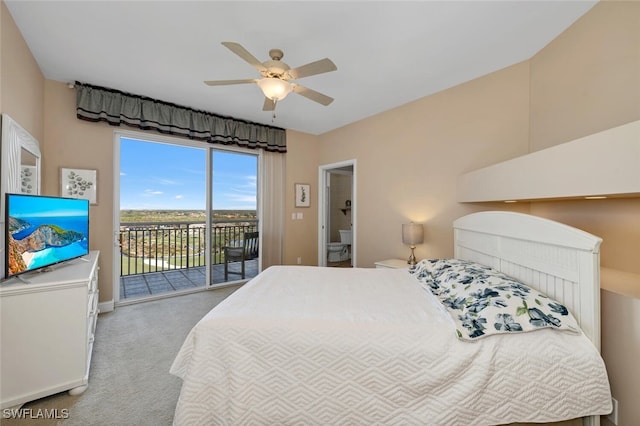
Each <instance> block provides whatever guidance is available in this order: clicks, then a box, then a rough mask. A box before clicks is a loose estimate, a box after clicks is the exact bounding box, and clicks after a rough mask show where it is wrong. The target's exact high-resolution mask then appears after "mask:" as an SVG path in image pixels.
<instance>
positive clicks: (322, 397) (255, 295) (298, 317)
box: [170, 212, 612, 425]
mask: <svg viewBox="0 0 640 426" xmlns="http://www.w3.org/2000/svg"><path fill="white" fill-rule="evenodd" d="M454 240H455V244H454V247H455V248H454V259H453V261H457V260H459V261H460V262H465V264H466V263H473V264H476V263H479V264H481V265H484V266H483V267H486V269H487V270H488V269H489V268H491V269H492V270H495V271H498V272H499V273H500V274H507V275H508V276H509V277H513V279H516V280H518V281H519V282H521V283H523V284H525V285H526V286H529V287H530V288H531V289H533V291H535V292H536V294H538V292H544V293H545V294H546V295H548V296H549V297H550V298H552V299H553V300H554V301H557V302H560V303H561V304H562V305H563V306H565V307H566V308H567V310H568V311H569V312H570V313H572V314H573V316H571V315H569V317H571V318H574V319H575V321H576V322H577V323H578V324H579V328H578V330H577V332H575V330H574V332H565V331H560V330H555V329H553V328H554V327H552V326H549V327H544V328H541V329H540V330H536V331H533V332H526V333H524V332H514V333H498V334H496V335H486V336H480V337H482V338H479V339H471V340H469V339H467V340H465V339H464V338H461V336H460V335H456V333H455V331H454V330H455V328H456V327H455V323H454V321H453V319H452V318H453V316H452V315H450V314H451V312H450V311H449V310H448V309H447V308H446V307H445V305H444V304H443V303H442V299H441V297H443V296H442V294H438V293H437V292H436V291H430V290H431V289H430V287H429V286H432V285H433V283H434V282H435V281H433V276H435V275H433V274H432V273H429V274H427V275H428V276H429V280H430V281H428V283H429V284H428V285H427V284H425V283H426V282H427V281H425V280H423V279H420V278H419V274H417V273H416V271H413V273H412V272H409V271H408V270H407V269H370V268H369V269H368V268H319V267H309V266H273V267H270V268H267V269H266V270H265V271H263V272H262V273H261V274H259V275H258V276H257V277H255V278H254V279H252V280H251V281H249V282H248V283H247V284H245V285H244V286H243V287H241V288H240V289H238V290H237V291H236V292H235V293H234V294H232V295H231V296H230V297H229V298H227V299H226V300H224V301H223V302H221V303H220V304H219V305H218V306H216V307H215V308H214V309H213V310H211V311H210V312H209V313H208V314H207V315H206V316H205V317H204V318H202V319H201V320H200V321H199V322H198V324H197V325H196V326H195V327H194V328H193V329H192V330H191V331H190V333H189V334H188V336H187V338H186V340H185V342H184V344H183V346H182V348H181V349H180V351H179V353H178V355H177V357H176V359H175V360H174V363H173V365H172V367H171V370H170V371H171V373H172V374H174V375H176V376H178V377H180V378H181V379H182V380H183V385H182V390H181V393H180V397H179V400H178V402H177V406H176V412H175V417H174V424H176V425H192V424H220V425H245V424H255V425H275V424H278V425H290V424H301V425H302V424H304V425H314V424H322V425H328V424H331V425H338V424H345V425H373V424H385V425H387V424H389V425H414V424H416V425H417V424H420V425H489V424H506V423H512V422H537V423H542V422H555V421H562V420H567V419H573V418H579V417H584V420H583V423H585V424H590V425H597V424H599V416H600V415H603V414H608V413H609V412H610V411H611V408H612V407H611V395H610V389H609V383H608V379H607V374H606V370H605V366H604V363H603V361H602V358H601V357H600V354H599V346H600V307H599V246H600V243H601V239H600V238H598V237H595V236H593V235H590V234H587V233H585V232H583V231H580V230H577V229H575V228H571V227H569V226H566V225H563V224H560V223H557V222H552V221H549V220H546V219H542V218H538V217H534V216H530V215H525V214H520V213H509V212H482V213H475V214H471V215H468V216H465V217H462V218H460V219H458V220H456V221H455V222H454ZM425 262H426V261H423V262H421V263H420V264H421V265H423V266H424V267H426V266H427V263H425ZM438 282H439V283H443V282H444V281H438ZM468 287H469V286H465V287H464V288H468ZM441 288H444V284H443V287H441ZM456 288H458V287H456ZM447 291H448V290H447ZM443 293H445V292H443ZM538 299H539V297H537V298H536V301H538ZM493 300H494V301H496V300H499V298H493ZM531 304H532V303H531ZM550 306H553V305H550ZM556 306H557V304H556ZM504 327H505V325H504V324H503V325H502V326H501V327H499V326H496V329H498V328H502V331H504ZM489 329H493V328H492V327H488V326H487V327H486V328H485V331H487V332H488V331H489ZM463 330H464V329H463ZM463 337H464V336H463ZM475 337H478V336H475Z"/></svg>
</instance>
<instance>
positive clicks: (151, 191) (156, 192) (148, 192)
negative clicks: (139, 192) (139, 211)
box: [144, 189, 163, 197]
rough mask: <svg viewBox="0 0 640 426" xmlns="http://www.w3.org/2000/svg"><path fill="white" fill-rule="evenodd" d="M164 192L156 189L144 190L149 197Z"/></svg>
mask: <svg viewBox="0 0 640 426" xmlns="http://www.w3.org/2000/svg"><path fill="white" fill-rule="evenodd" d="M162 194H163V192H162V191H154V190H153V189H145V190H144V195H145V196H147V197H150V196H154V195H162Z"/></svg>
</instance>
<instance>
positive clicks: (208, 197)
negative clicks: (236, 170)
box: [112, 130, 263, 307]
mask: <svg viewBox="0 0 640 426" xmlns="http://www.w3.org/2000/svg"><path fill="white" fill-rule="evenodd" d="M121 138H129V139H137V140H140V141H143V142H150V143H166V144H170V145H178V146H184V147H190V148H198V149H202V150H204V151H205V153H206V154H205V174H206V175H205V179H206V182H205V216H206V218H205V220H206V228H207V230H210V229H211V226H212V225H213V218H212V217H211V210H212V209H211V208H209V207H210V206H211V207H212V197H213V193H212V187H213V167H212V153H213V152H214V151H226V152H234V153H238V154H249V155H255V156H256V157H258V158H257V160H258V161H257V168H256V177H257V179H258V184H257V185H256V216H257V218H258V231H259V232H260V235H262V229H261V228H262V221H261V220H260V211H261V196H260V170H261V168H262V161H263V156H262V151H261V150H259V151H256V150H249V149H244V148H233V147H226V146H219V145H213V144H206V143H204V142H197V141H191V140H188V139H181V138H177V137H172V136H164V135H157V134H149V133H144V132H136V131H130V130H117V131H115V132H114V139H113V145H114V149H113V153H114V154H113V156H114V158H113V224H112V229H113V233H112V235H113V262H112V263H113V264H112V271H113V298H112V300H113V307H116V306H121V305H127V304H131V303H138V302H144V301H149V300H154V299H162V298H166V297H173V296H176V295H183V294H187V293H195V292H199V291H205V290H209V289H212V288H221V287H225V286H228V285H236V284H238V281H229V282H225V283H219V284H213V283H212V279H211V266H212V265H211V252H210V249H211V232H206V235H205V242H206V256H205V268H206V271H205V285H204V287H202V288H200V287H198V288H195V289H192V290H181V291H180V292H169V293H163V294H159V295H156V296H148V297H142V298H136V299H135V300H132V301H122V300H120V262H119V258H120V241H119V240H120V238H119V236H120V139H121ZM259 247H260V251H262V244H260V245H259ZM259 255H260V257H259V258H258V271H260V270H262V253H261V252H260V254H259Z"/></svg>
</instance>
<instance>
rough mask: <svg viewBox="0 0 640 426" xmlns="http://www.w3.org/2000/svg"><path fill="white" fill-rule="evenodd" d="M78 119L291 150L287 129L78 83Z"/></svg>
mask: <svg viewBox="0 0 640 426" xmlns="http://www.w3.org/2000/svg"><path fill="white" fill-rule="evenodd" d="M75 87H76V116H77V117H78V119H80V120H87V121H105V122H107V123H109V124H110V125H112V126H120V125H121V124H124V125H126V126H131V127H135V128H138V129H143V130H155V131H157V132H158V133H163V134H170V135H176V136H182V137H186V138H189V139H194V140H201V141H206V142H209V143H214V144H222V145H236V146H240V147H243V148H252V149H263V150H265V151H267V152H276V153H284V152H286V151H287V144H286V132H285V130H284V129H281V128H278V127H273V126H267V125H263V124H257V123H252V122H249V121H243V120H238V119H235V118H231V117H223V116H219V115H216V114H212V113H209V112H204V111H197V110H194V109H191V108H186V107H182V106H179V105H174V104H171V103H168V102H163V101H159V100H155V99H151V98H147V97H143V96H138V95H132V94H128V93H124V92H120V91H117V90H113V89H107V88H104V87H98V86H92V85H89V84H84V83H79V82H76V84H75Z"/></svg>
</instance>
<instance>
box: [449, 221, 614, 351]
mask: <svg viewBox="0 0 640 426" xmlns="http://www.w3.org/2000/svg"><path fill="white" fill-rule="evenodd" d="M453 228H454V256H455V257H456V258H459V259H467V260H472V261H476V262H479V263H482V264H485V265H489V266H492V267H493V268H496V269H498V270H500V271H501V272H504V273H505V274H507V275H509V276H511V277H513V278H516V279H518V280H519V281H521V282H524V283H525V284H527V285H529V286H531V287H533V288H535V289H538V290H540V291H541V292H543V293H545V294H547V295H548V296H550V297H553V298H554V299H556V300H558V301H559V302H561V303H563V304H564V305H565V306H566V307H567V308H568V309H569V311H571V313H572V314H573V315H574V316H575V317H576V320H577V321H578V322H579V323H580V327H581V328H582V330H583V331H584V333H585V335H586V336H587V337H588V338H589V339H590V340H591V341H592V342H593V344H594V345H595V346H596V348H598V350H600V243H601V242H602V239H601V238H599V237H596V236H595V235H591V234H589V233H587V232H584V231H582V230H580V229H576V228H573V227H571V226H568V225H565V224H562V223H558V222H554V221H552V220H548V219H544V218H541V217H537V216H532V215H527V214H523V213H513V212H501V211H488V212H480V213H473V214H470V215H467V216H463V217H461V218H459V219H457V220H456V221H454V223H453Z"/></svg>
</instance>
